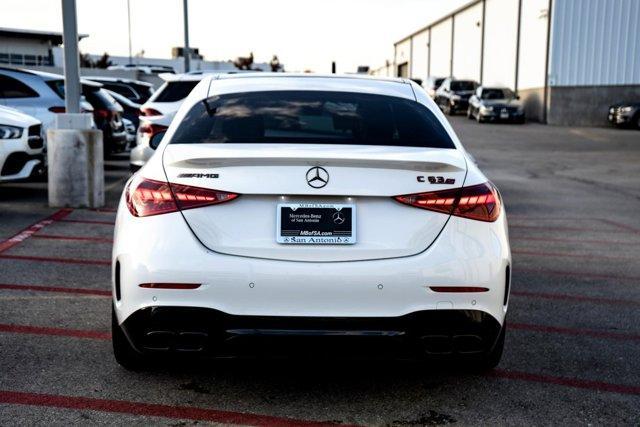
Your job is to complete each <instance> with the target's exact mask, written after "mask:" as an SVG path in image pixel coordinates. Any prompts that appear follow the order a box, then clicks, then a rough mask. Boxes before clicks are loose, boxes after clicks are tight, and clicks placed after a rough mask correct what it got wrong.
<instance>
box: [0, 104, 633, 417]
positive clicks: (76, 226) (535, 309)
mask: <svg viewBox="0 0 640 427" xmlns="http://www.w3.org/2000/svg"><path fill="white" fill-rule="evenodd" d="M452 123H453V125H454V127H455V129H456V131H457V132H458V135H459V136H460V138H461V140H462V141H463V143H464V144H465V145H466V147H467V148H468V149H469V150H470V151H471V153H472V154H473V155H474V156H475V157H476V159H477V161H478V163H479V164H480V166H481V168H482V170H483V171H484V172H485V173H487V174H488V175H489V177H490V178H491V179H492V180H493V181H494V182H495V183H496V184H497V186H498V187H499V188H500V190H501V192H502V194H503V197H504V199H505V203H506V206H507V210H508V214H509V222H510V237H511V245H512V250H513V259H514V261H513V286H512V296H511V301H510V308H509V310H510V311H509V330H508V333H507V338H506V349H505V354H504V357H503V360H502V363H501V364H500V366H499V368H498V369H496V370H495V371H494V372H492V373H490V374H482V375H480V374H474V373H469V372H464V371H455V370H449V369H447V370H445V369H442V368H430V367H429V366H424V364H417V363H409V362H399V361H393V360H370V361H335V360H310V361H309V360H306V361H295V360H288V361H284V362H283V361H280V362H273V361H266V360H243V361H230V360H222V361H214V362H208V363H203V364H187V365H186V366H185V365H180V366H172V367H170V368H169V369H164V370H155V371H150V372H144V373H131V372H127V371H125V370H124V369H122V368H121V367H119V366H118V365H117V364H116V362H115V361H114V360H113V357H112V353H111V342H110V304H111V300H110V267H109V265H110V253H111V238H112V232H113V221H114V218H115V212H114V208H115V206H116V204H117V200H118V197H119V195H120V192H121V191H122V186H123V184H124V182H125V180H126V177H127V175H128V163H127V159H126V157H120V158H115V159H112V160H109V161H108V162H107V164H106V172H105V176H106V189H107V203H108V206H107V208H105V209H103V210H100V211H91V210H57V209H50V208H48V207H47V205H46V197H47V193H46V185H45V184H41V183H21V184H3V185H0V355H1V357H0V424H2V425H11V424H25V425H31V424H52V422H51V420H55V424H70V423H74V424H88V423H91V424H94V423H95V424H130V423H135V424H147V423H158V424H170V425H185V424H192V423H194V424H195V423H198V424H202V423H225V424H226V423H228V424H254V425H258V424H260V425H266V424H268V425H300V424H305V423H344V424H377V425H436V424H453V423H458V424H476V423H483V424H560V423H563V424H564V423H567V422H568V423H570V424H578V423H580V424H631V425H638V424H639V423H640V358H639V357H638V354H640V262H639V261H640V214H639V212H640V132H638V131H632V130H629V131H624V130H614V129H597V128H565V127H552V126H543V125H538V124H526V125H523V126H518V125H479V124H477V123H475V122H471V121H468V120H467V119H466V118H463V117H455V118H453V120H452Z"/></svg>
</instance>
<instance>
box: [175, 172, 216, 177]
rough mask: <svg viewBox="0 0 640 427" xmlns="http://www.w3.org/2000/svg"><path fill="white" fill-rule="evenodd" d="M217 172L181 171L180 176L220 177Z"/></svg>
mask: <svg viewBox="0 0 640 427" xmlns="http://www.w3.org/2000/svg"><path fill="white" fill-rule="evenodd" d="M219 176H220V175H218V174H217V173H181V174H180V175H178V178H219Z"/></svg>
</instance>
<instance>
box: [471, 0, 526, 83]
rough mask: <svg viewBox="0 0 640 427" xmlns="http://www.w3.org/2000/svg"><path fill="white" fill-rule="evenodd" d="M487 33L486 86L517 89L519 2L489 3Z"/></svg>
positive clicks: (485, 56) (485, 48)
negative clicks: (515, 86) (515, 85)
mask: <svg viewBox="0 0 640 427" xmlns="http://www.w3.org/2000/svg"><path fill="white" fill-rule="evenodd" d="M525 1H526V0H525ZM484 31H485V33H484V73H483V79H482V80H483V83H484V84H486V85H492V86H494V85H495V86H507V87H511V88H512V87H514V84H515V78H516V68H515V67H516V40H517V31H518V0H487V5H486V11H485V23H484Z"/></svg>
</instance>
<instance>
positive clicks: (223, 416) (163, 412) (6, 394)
mask: <svg viewBox="0 0 640 427" xmlns="http://www.w3.org/2000/svg"><path fill="white" fill-rule="evenodd" d="M0 402H2V403H4V404H14V405H31V406H46V407H53V408H64V409H75V410H83V411H101V412H113V413H121V414H132V415H143V416H149V417H162V418H172V419H181V420H197V421H210V422H217V423H223V424H236V425H253V426H269V427H271V426H282V427H294V426H325V425H326V426H328V425H335V424H333V423H327V422H317V421H306V420H297V419H293V418H283V417H275V416H271V415H259V414H250V413H242V412H231V411H221V410H217V409H207V408H196V407H193V406H173V405H161V404H157V403H143V402H130V401H124V400H111V399H98V398H94V397H77V396H60V395H55V394H41V393H23V392H17V391H7V390H0Z"/></svg>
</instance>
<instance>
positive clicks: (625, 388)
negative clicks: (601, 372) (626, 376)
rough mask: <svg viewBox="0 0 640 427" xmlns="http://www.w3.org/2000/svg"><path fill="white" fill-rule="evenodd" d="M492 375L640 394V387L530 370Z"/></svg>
mask: <svg viewBox="0 0 640 427" xmlns="http://www.w3.org/2000/svg"><path fill="white" fill-rule="evenodd" d="M489 376H491V377H497V378H506V379H510V380H522V381H531V382H537V383H545V384H556V385H562V386H566V387H573V388H584V389H587V390H597V391H608V392H611V393H619V394H632V395H640V387H638V386H631V385H622V384H611V383H605V382H601V381H589V380H579V379H576V378H564V377H555V376H551V375H540V374H530V373H528V372H519V371H507V370H504V369H495V370H494V371H493V372H491V373H490V374H489Z"/></svg>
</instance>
